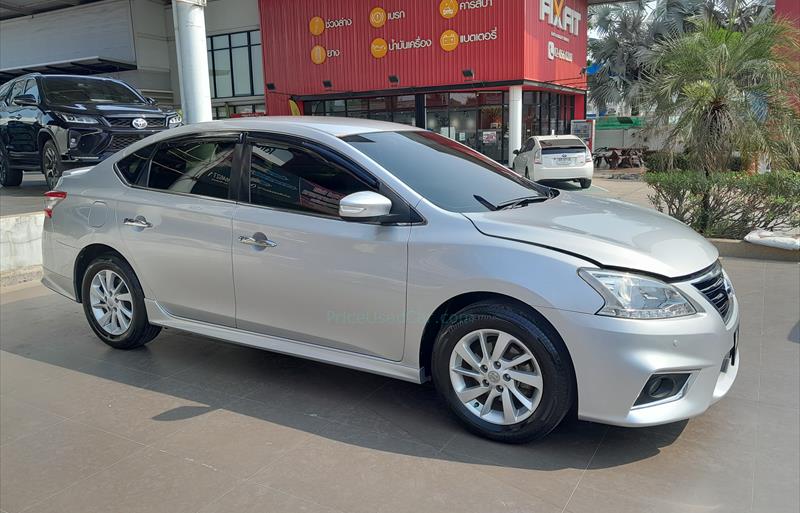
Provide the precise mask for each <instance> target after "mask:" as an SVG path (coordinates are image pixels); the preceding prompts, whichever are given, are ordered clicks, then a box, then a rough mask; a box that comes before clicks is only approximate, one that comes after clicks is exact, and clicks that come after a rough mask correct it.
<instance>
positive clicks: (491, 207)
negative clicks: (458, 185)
mask: <svg viewBox="0 0 800 513" xmlns="http://www.w3.org/2000/svg"><path fill="white" fill-rule="evenodd" d="M472 197H473V198H475V199H476V200H477V202H478V203H480V204H481V205H483V206H484V207H486V208H488V209H489V210H497V205H495V204H494V203H492V202H491V201H489V200H487V199H486V198H484V197H483V196H478V195H477V194H473V195H472Z"/></svg>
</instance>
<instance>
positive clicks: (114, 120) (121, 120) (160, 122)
mask: <svg viewBox="0 0 800 513" xmlns="http://www.w3.org/2000/svg"><path fill="white" fill-rule="evenodd" d="M136 118H143V119H145V120H147V128H164V127H165V126H166V125H165V121H166V120H165V118H164V117H163V116H124V117H111V116H109V117H106V122H107V123H108V124H109V125H111V126H118V127H125V128H131V127H132V125H131V122H132V121H133V120H134V119H136Z"/></svg>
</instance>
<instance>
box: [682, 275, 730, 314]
mask: <svg viewBox="0 0 800 513" xmlns="http://www.w3.org/2000/svg"><path fill="white" fill-rule="evenodd" d="M692 285H693V286H694V287H695V288H696V289H697V290H699V291H700V292H701V293H702V294H703V295H704V296H705V297H706V299H708V301H709V302H710V303H711V304H712V305H714V308H716V310H717V311H718V312H719V314H720V315H721V316H722V319H723V320H724V321H725V322H727V321H728V319H729V318H730V313H731V298H730V295H729V294H728V291H727V290H726V288H725V277H724V275H723V274H722V266H721V265H720V264H719V262H717V263H716V264H714V267H712V268H711V269H710V270H709V271H708V272H707V273H706V274H704V275H703V276H701V277H700V278H698V279H697V280H695V281H693V282H692Z"/></svg>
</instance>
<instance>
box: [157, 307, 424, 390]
mask: <svg viewBox="0 0 800 513" xmlns="http://www.w3.org/2000/svg"><path fill="white" fill-rule="evenodd" d="M145 306H146V308H147V317H148V318H149V320H150V323H151V324H155V325H157V326H163V327H165V328H175V329H178V330H182V331H188V332H191V333H196V334H198V335H203V336H206V337H211V338H215V339H218V340H222V341H224V342H232V343H234V344H239V345H242V346H248V347H255V348H258V349H265V350H267V351H274V352H276V353H283V354H288V355H292V356H299V357H300V358H306V359H309V360H315V361H318V362H322V363H329V364H331V365H339V366H340V367H347V368H350V369H355V370H361V371H365V372H371V373H373V374H380V375H381V376H387V377H390V378H396V379H401V380H403V381H410V382H412V383H422V382H423V379H422V369H418V368H413V367H407V366H405V365H402V364H400V363H397V362H392V361H389V360H384V359H381V358H375V357H373V356H365V355H360V354H356V353H350V352H347V351H342V350H339V349H332V348H328V347H322V346H318V345H314V344H308V343H305V342H297V341H294V340H289V339H286V338H280V337H273V336H270V335H263V334H260V333H253V332H250V331H244V330H238V329H235V328H229V327H225V326H216V325H213V324H207V323H204V322H200V321H193V320H189V319H184V318H181V317H175V316H173V315H171V314H169V313H168V312H166V311H165V310H164V309H163V308H162V307H161V305H159V304H158V302H156V301H154V300H152V299H145Z"/></svg>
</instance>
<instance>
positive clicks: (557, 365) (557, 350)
mask: <svg viewBox="0 0 800 513" xmlns="http://www.w3.org/2000/svg"><path fill="white" fill-rule="evenodd" d="M479 329H497V330H502V331H504V332H506V333H508V334H510V335H512V336H513V337H514V338H515V339H516V340H518V341H519V342H521V343H522V344H524V345H525V346H526V347H527V348H528V349H529V350H530V351H531V353H532V354H533V356H534V357H535V358H536V360H537V362H538V365H539V368H540V369H541V376H542V380H543V386H542V390H541V399H540V401H539V404H538V406H536V407H535V409H534V410H533V413H532V414H530V416H529V417H527V418H525V419H524V420H522V421H520V422H518V423H516V424H507V425H501V424H495V423H492V422H488V421H486V420H484V419H482V418H479V417H478V415H476V414H474V413H472V412H471V411H469V410H468V409H467V407H466V406H465V405H464V404H463V403H462V402H461V401H460V400H459V399H458V397H457V396H456V392H455V390H454V389H453V385H452V383H451V380H450V355H451V354H452V351H453V348H454V347H455V345H456V344H457V343H458V342H459V341H460V340H461V339H462V338H463V337H464V336H466V335H468V334H470V333H471V332H473V331H475V330H479ZM431 366H432V375H433V382H434V385H435V386H436V390H437V391H438V393H439V395H440V396H441V397H442V398H443V399H444V401H445V402H446V403H447V404H448V406H449V407H450V408H451V409H452V410H453V411H454V412H455V414H456V416H457V417H458V418H459V419H460V420H461V421H462V422H463V423H464V424H465V425H466V427H467V428H468V429H469V430H470V431H472V432H473V433H475V434H477V435H480V436H482V437H485V438H489V439H492V440H497V441H501V442H508V443H524V442H530V441H533V440H536V439H538V438H542V437H544V436H546V435H547V434H548V433H550V432H551V431H552V430H553V429H555V427H556V426H558V424H559V423H560V422H561V421H562V420H563V419H564V417H565V416H566V415H567V413H569V411H570V408H571V407H572V406H573V404H575V403H576V391H575V380H574V371H573V368H572V361H571V359H570V357H569V353H568V351H567V349H566V347H565V346H564V343H563V342H562V341H561V338H560V337H559V336H558V334H557V333H556V332H555V330H553V328H552V327H551V326H550V325H549V324H548V323H547V322H546V321H545V320H544V318H543V317H541V316H540V315H539V314H538V313H536V312H533V311H529V310H527V309H525V308H522V307H519V306H516V305H513V304H504V303H497V302H488V301H487V302H481V303H476V304H474V305H471V306H468V307H466V308H464V309H463V310H461V311H460V312H458V313H457V314H455V315H454V316H453V317H452V318H451V320H450V322H448V323H447V324H445V325H444V326H443V327H442V330H441V331H440V332H439V335H438V337H437V340H436V345H435V346H434V350H433V358H432V365H431Z"/></svg>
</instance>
